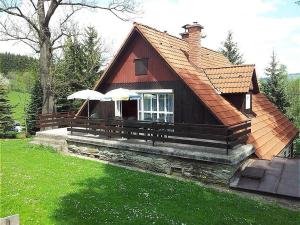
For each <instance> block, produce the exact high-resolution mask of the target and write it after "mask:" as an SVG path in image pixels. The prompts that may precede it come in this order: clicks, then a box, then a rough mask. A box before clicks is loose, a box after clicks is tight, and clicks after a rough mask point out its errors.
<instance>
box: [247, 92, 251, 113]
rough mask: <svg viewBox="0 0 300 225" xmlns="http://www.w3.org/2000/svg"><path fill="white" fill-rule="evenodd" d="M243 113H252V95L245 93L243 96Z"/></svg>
mask: <svg viewBox="0 0 300 225" xmlns="http://www.w3.org/2000/svg"><path fill="white" fill-rule="evenodd" d="M245 112H246V113H252V95H251V93H247V94H246V95H245Z"/></svg>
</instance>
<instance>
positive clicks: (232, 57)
mask: <svg viewBox="0 0 300 225" xmlns="http://www.w3.org/2000/svg"><path fill="white" fill-rule="evenodd" d="M222 45H223V46H222V47H221V49H220V51H221V53H222V54H223V55H224V56H225V57H227V58H228V60H229V61H230V62H231V63H232V64H235V65H238V64H242V63H244V60H243V55H242V54H241V53H240V50H239V48H238V45H237V43H236V42H234V41H233V33H232V31H228V35H227V38H226V40H225V42H223V43H222Z"/></svg>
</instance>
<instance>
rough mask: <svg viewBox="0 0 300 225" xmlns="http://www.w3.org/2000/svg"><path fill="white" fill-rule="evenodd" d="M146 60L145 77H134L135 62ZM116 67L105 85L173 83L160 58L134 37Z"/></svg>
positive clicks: (148, 46)
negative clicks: (146, 69)
mask: <svg viewBox="0 0 300 225" xmlns="http://www.w3.org/2000/svg"><path fill="white" fill-rule="evenodd" d="M143 58H144V59H148V71H147V74H146V75H139V76H136V74H135V60H136V59H143ZM115 65H116V66H115V67H114V68H113V70H112V71H111V72H110V74H109V76H108V79H107V80H106V81H104V82H106V83H136V82H156V81H174V80H177V79H178V77H177V76H174V75H173V74H172V72H171V71H170V68H169V66H168V65H167V64H166V63H164V62H163V61H162V59H161V57H160V56H159V55H158V54H157V53H156V52H155V50H154V49H153V48H152V46H150V44H148V43H147V42H146V41H145V40H144V39H143V38H141V37H140V36H138V35H135V36H134V37H133V39H132V41H131V42H130V44H129V45H128V46H127V48H126V51H124V53H123V54H122V55H121V57H120V58H119V59H118V62H117V63H116V64H115Z"/></svg>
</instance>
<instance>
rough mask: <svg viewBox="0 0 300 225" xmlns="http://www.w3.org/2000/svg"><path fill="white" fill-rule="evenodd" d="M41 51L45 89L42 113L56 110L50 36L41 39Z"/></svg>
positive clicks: (42, 78) (41, 72) (41, 66)
mask: <svg viewBox="0 0 300 225" xmlns="http://www.w3.org/2000/svg"><path fill="white" fill-rule="evenodd" d="M40 50H41V52H40V65H39V66H40V74H39V75H40V79H41V85H42V89H43V107H42V114H45V113H52V112H54V111H55V105H54V95H53V91H52V76H51V74H50V63H51V44H50V36H46V35H44V38H43V40H41V49H40Z"/></svg>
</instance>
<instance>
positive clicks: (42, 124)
mask: <svg viewBox="0 0 300 225" xmlns="http://www.w3.org/2000/svg"><path fill="white" fill-rule="evenodd" d="M74 117H75V112H60V113H49V114H40V115H38V121H37V127H38V128H41V129H42V128H47V127H48V128H49V127H50V128H54V127H68V126H70V120H71V119H73V118H74Z"/></svg>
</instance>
